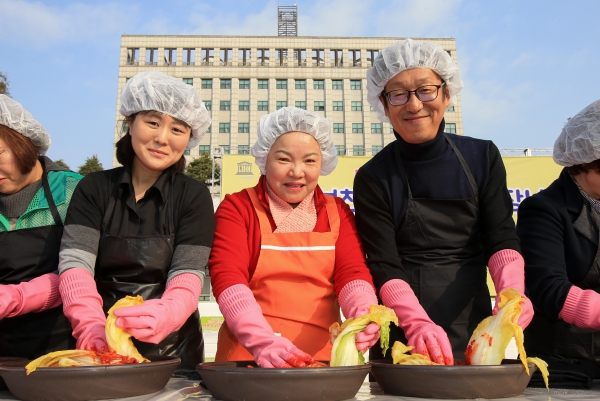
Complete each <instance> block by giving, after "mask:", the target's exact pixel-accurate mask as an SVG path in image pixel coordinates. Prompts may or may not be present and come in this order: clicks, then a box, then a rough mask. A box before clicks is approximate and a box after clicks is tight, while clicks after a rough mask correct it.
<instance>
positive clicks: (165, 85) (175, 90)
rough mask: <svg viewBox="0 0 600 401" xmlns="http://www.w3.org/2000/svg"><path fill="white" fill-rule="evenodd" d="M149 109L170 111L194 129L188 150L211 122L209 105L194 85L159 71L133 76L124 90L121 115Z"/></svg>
mask: <svg viewBox="0 0 600 401" xmlns="http://www.w3.org/2000/svg"><path fill="white" fill-rule="evenodd" d="M150 110H156V111H159V112H161V113H164V114H167V115H169V116H171V117H173V118H176V119H178V120H181V121H183V122H184V123H186V124H187V125H189V126H190V127H191V128H192V136H191V137H190V141H189V142H188V144H187V148H188V149H192V148H193V147H195V146H196V145H198V143H200V141H201V140H202V137H203V136H204V134H205V133H206V130H207V129H208V127H209V126H210V123H211V119H210V115H209V114H208V111H207V110H206V106H205V105H204V102H203V101H202V99H201V98H200V94H199V93H198V91H197V90H196V89H194V87H193V86H192V85H188V84H186V83H184V82H183V81H182V80H181V79H177V78H174V77H171V76H169V75H166V74H163V73H162V72H158V71H151V72H140V73H139V74H136V75H134V76H133V77H132V78H131V79H130V80H129V81H127V83H126V84H125V87H124V88H123V91H122V92H121V109H120V110H119V111H120V112H121V114H122V115H124V116H130V115H132V114H135V113H138V112H140V111H150Z"/></svg>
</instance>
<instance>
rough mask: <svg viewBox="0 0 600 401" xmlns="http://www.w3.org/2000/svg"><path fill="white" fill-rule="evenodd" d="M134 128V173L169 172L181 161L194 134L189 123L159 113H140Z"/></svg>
mask: <svg viewBox="0 0 600 401" xmlns="http://www.w3.org/2000/svg"><path fill="white" fill-rule="evenodd" d="M130 124H131V127H130V128H129V134H130V135H131V145H132V147H133V151H134V152H135V158H134V160H133V166H134V169H139V168H142V169H147V170H150V171H153V172H161V171H163V170H166V169H167V168H169V167H171V166H172V165H173V164H175V163H177V161H179V159H181V156H182V155H183V152H184V150H185V148H186V146H187V144H188V141H189V140H190V134H191V132H192V129H191V128H190V127H189V126H188V125H186V124H185V123H183V122H181V121H178V120H176V119H174V118H173V117H171V116H168V115H166V114H162V113H159V112H155V111H152V112H146V113H144V112H140V113H138V114H137V115H136V116H135V118H134V120H133V122H130Z"/></svg>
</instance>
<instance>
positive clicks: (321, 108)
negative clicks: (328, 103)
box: [315, 101, 325, 111]
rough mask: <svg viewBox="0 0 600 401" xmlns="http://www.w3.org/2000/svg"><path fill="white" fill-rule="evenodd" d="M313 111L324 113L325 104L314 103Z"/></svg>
mask: <svg viewBox="0 0 600 401" xmlns="http://www.w3.org/2000/svg"><path fill="white" fill-rule="evenodd" d="M315 111H325V102H320V101H318V102H315Z"/></svg>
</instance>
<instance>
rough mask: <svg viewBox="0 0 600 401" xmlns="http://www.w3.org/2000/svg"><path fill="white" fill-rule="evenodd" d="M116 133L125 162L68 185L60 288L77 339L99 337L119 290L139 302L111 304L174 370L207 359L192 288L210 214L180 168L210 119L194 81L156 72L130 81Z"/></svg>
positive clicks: (91, 343)
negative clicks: (174, 360) (175, 361)
mask: <svg viewBox="0 0 600 401" xmlns="http://www.w3.org/2000/svg"><path fill="white" fill-rule="evenodd" d="M120 112H121V114H122V115H124V116H125V119H126V121H127V133H126V134H125V135H124V136H123V137H122V138H121V139H120V140H119V141H118V142H117V144H116V147H117V151H116V152H117V160H118V161H119V163H121V164H122V165H123V167H118V168H114V169H112V170H107V171H101V172H96V173H92V174H89V175H87V176H86V177H85V178H84V179H83V180H82V181H81V185H80V186H79V187H78V188H77V190H76V191H75V194H74V195H73V200H72V202H71V207H70V208H69V213H68V216H67V220H66V222H65V232H64V235H63V238H62V244H61V250H60V264H59V270H60V282H59V288H60V293H61V295H62V298H63V302H64V311H65V315H66V316H67V317H68V318H69V320H70V321H71V324H72V325H73V335H74V337H75V338H77V348H78V349H101V348H103V347H105V346H106V337H105V325H106V312H107V311H108V309H109V308H110V307H111V306H113V304H114V303H115V302H116V301H117V300H119V299H121V298H123V297H125V296H126V295H132V296H136V295H141V296H142V297H143V298H144V301H145V302H144V304H143V305H140V306H132V307H128V308H121V309H116V310H115V312H114V313H115V316H116V317H117V320H116V325H117V326H118V327H121V328H123V329H124V330H125V331H126V332H128V333H129V334H131V335H132V336H133V337H134V339H135V340H134V344H135V345H136V347H137V349H138V350H139V351H140V353H141V354H142V355H143V356H145V357H148V358H150V359H152V357H154V356H174V357H179V358H181V364H180V366H179V368H178V369H177V371H176V374H180V375H186V376H187V375H189V374H193V373H194V372H195V368H196V365H197V364H198V363H200V362H202V361H203V360H204V340H203V336H202V328H201V324H200V316H199V313H198V298H199V295H200V291H201V289H202V283H203V279H204V271H205V268H206V265H207V261H208V256H209V254H210V249H211V245H212V240H213V236H214V230H215V218H214V210H213V203H212V198H211V195H210V193H209V190H208V188H207V186H206V185H205V184H204V183H201V182H199V181H196V180H194V179H192V178H190V177H188V176H186V175H185V174H183V172H184V169H185V158H184V151H185V150H186V149H192V148H194V147H196V146H197V145H198V143H199V142H200V140H201V139H202V137H203V136H204V134H205V132H206V130H207V129H208V127H209V126H210V123H211V119H210V117H209V114H208V112H207V110H206V107H205V105H204V102H203V101H202V99H201V98H200V95H199V94H198V92H197V91H196V89H195V88H194V87H193V86H191V85H188V84H185V83H183V82H182V81H181V80H180V79H176V78H173V77H170V76H168V75H165V74H163V73H160V72H142V73H139V74H137V75H135V76H133V77H132V78H131V79H129V80H128V81H127V83H126V84H125V87H124V88H123V91H122V93H121V108H120Z"/></svg>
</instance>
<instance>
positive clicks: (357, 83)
mask: <svg viewBox="0 0 600 401" xmlns="http://www.w3.org/2000/svg"><path fill="white" fill-rule="evenodd" d="M350 89H354V90H360V89H361V83H360V80H359V79H353V80H351V81H350Z"/></svg>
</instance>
